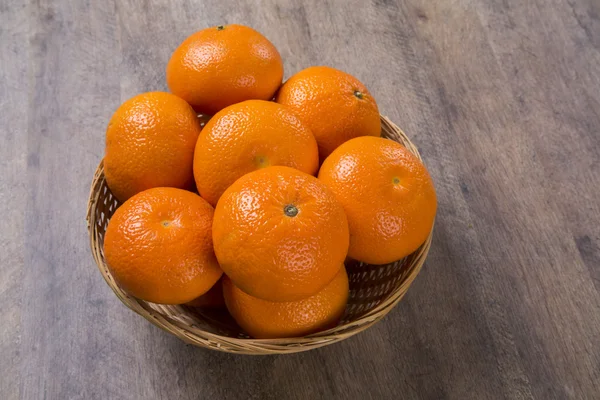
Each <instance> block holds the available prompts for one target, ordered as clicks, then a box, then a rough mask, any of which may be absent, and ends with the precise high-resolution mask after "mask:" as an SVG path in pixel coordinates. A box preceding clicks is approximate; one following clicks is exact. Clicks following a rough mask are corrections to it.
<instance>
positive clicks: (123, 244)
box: [104, 188, 222, 304]
mask: <svg viewBox="0 0 600 400" xmlns="http://www.w3.org/2000/svg"><path fill="white" fill-rule="evenodd" d="M213 214H214V211H213V208H212V207H211V205H210V204H208V203H207V202H206V201H205V200H204V199H202V198H201V197H200V196H198V195H196V194H194V193H191V192H188V191H185V190H181V189H174V188H153V189H148V190H145V191H143V192H140V193H138V194H136V195H135V196H133V197H131V198H130V199H129V200H127V201H126V202H125V203H123V205H121V207H119V208H118V209H117V211H115V213H114V215H113V216H112V218H111V219H110V222H109V223H108V227H107V229H106V234H105V239H104V256H105V258H106V262H107V264H108V267H109V269H110V271H111V273H112V275H113V277H114V278H115V280H116V281H117V283H118V284H119V285H120V286H121V287H122V288H123V289H124V290H126V291H127V292H129V293H131V294H132V295H133V296H135V297H137V298H140V299H142V300H146V301H151V302H154V303H161V304H183V303H186V302H188V301H190V300H193V299H195V298H196V297H198V296H200V295H202V294H204V293H206V292H207V291H208V290H209V289H210V288H211V287H212V286H213V285H214V284H215V283H216V282H217V281H218V280H219V278H220V277H221V275H222V271H221V269H220V268H219V264H218V263H217V259H216V258H215V254H214V252H213V247H212V236H211V225H212V218H213Z"/></svg>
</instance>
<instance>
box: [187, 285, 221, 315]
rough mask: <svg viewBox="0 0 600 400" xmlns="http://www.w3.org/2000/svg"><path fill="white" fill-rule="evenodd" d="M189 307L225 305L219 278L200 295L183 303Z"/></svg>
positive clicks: (219, 306)
mask: <svg viewBox="0 0 600 400" xmlns="http://www.w3.org/2000/svg"><path fill="white" fill-rule="evenodd" d="M185 305H186V306H190V307H201V308H221V307H225V299H223V285H222V284H221V281H220V280H219V281H218V282H217V283H215V284H214V286H213V287H212V288H210V290H209V291H208V292H206V293H204V294H203V295H202V296H200V297H196V298H195V299H194V300H192V301H188V302H187V303H185Z"/></svg>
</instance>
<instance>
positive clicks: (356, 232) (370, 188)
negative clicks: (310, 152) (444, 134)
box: [319, 136, 437, 264]
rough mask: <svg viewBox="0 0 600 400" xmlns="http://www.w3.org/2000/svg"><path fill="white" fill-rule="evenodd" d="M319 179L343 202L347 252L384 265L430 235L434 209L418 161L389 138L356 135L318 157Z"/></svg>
mask: <svg viewBox="0 0 600 400" xmlns="http://www.w3.org/2000/svg"><path fill="white" fill-rule="evenodd" d="M319 180H320V181H321V182H323V183H324V184H325V185H327V187H329V188H330V189H331V190H332V191H333V193H334V194H335V196H336V198H337V199H338V201H339V202H340V203H341V204H342V205H343V207H344V210H345V212H346V215H347V217H348V225H349V227H350V248H349V250H348V255H349V256H350V257H351V258H354V259H355V260H359V261H363V262H366V263H369V264H387V263H391V262H393V261H396V260H399V259H401V258H403V257H406V256H407V255H409V254H410V253H412V252H413V251H415V250H416V249H417V248H418V247H419V246H420V245H421V244H423V242H425V240H426V239H427V237H428V236H429V233H430V232H431V229H432V227H433V221H434V218H435V213H436V209H437V199H436V195H435V189H434V187H433V182H432V180H431V177H430V176H429V173H428V172H427V169H426V168H425V166H424V165H423V163H422V162H421V161H420V160H419V159H418V158H417V157H416V156H414V155H413V154H412V153H411V152H409V151H408V150H407V149H406V148H405V147H404V146H402V145H401V144H399V143H396V142H394V141H391V140H388V139H383V138H374V137H369V136H365V137H359V138H355V139H352V140H349V141H348V142H346V143H344V144H342V145H341V146H340V147H338V148H337V149H336V150H335V151H334V152H333V153H331V155H330V156H329V157H328V158H327V159H326V160H325V162H323V165H322V166H321V169H320V171H319Z"/></svg>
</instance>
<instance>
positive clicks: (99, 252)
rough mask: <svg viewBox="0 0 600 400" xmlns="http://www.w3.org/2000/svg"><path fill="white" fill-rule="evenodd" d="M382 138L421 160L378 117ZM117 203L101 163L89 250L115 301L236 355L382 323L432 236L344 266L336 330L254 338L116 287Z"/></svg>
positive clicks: (211, 313)
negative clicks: (398, 255) (110, 237)
mask: <svg viewBox="0 0 600 400" xmlns="http://www.w3.org/2000/svg"><path fill="white" fill-rule="evenodd" d="M381 128H382V132H381V134H382V137H385V138H388V139H391V140H394V141H396V142H398V143H401V144H402V145H404V146H405V147H406V148H407V149H408V150H409V151H410V152H411V153H413V154H415V155H416V156H417V157H418V158H419V159H420V158H421V157H420V155H419V152H418V151H417V149H416V147H415V146H414V145H413V144H412V143H411V142H410V140H409V139H408V137H406V135H405V134H404V133H403V132H402V130H401V129H400V128H398V127H397V126H396V125H394V124H393V123H392V122H391V121H390V120H389V119H388V118H386V117H383V116H382V117H381ZM118 207H119V202H118V201H117V200H116V198H115V197H114V196H113V194H112V193H111V191H110V189H109V188H108V186H107V185H106V180H105V178H104V167H103V164H102V163H100V165H99V166H98V168H97V170H96V173H95V175H94V180H93V182H92V188H91V192H90V198H89V201H88V209H87V224H88V231H89V235H90V245H91V249H92V254H93V256H94V259H95V261H96V264H97V266H98V268H99V270H100V272H101V273H102V276H103V277H104V279H105V280H106V282H107V283H108V285H109V286H110V288H111V289H112V290H113V291H114V292H115V294H116V295H117V297H118V298H119V299H120V300H121V301H122V302H123V303H124V304H125V305H126V306H127V307H129V308H130V309H132V310H133V311H135V312H136V313H138V314H140V315H141V316H143V317H144V318H146V319H147V320H149V321H150V322H152V323H153V324H155V325H156V326H158V327H160V328H162V329H164V330H166V331H167V332H169V333H171V334H173V335H175V336H177V337H179V338H180V339H182V340H183V341H185V342H186V343H189V344H193V345H195V346H199V347H206V348H210V349H214V350H221V351H225V352H230V353H239V354H284V353H295V352H299V351H306V350H311V349H315V348H318V347H321V346H325V345H328V344H331V343H335V342H338V341H340V340H343V339H346V338H348V337H350V336H352V335H355V334H357V333H359V332H361V331H363V330H365V329H367V328H369V327H370V326H371V325H373V324H374V323H376V322H377V321H379V320H381V319H382V318H383V317H384V316H385V315H386V314H387V313H388V312H390V311H391V309H392V308H393V307H394V306H395V305H396V304H397V303H398V302H399V301H400V300H401V299H402V297H403V296H404V294H405V293H406V291H407V290H408V288H409V286H410V285H411V283H412V282H413V280H414V279H415V277H416V276H417V274H418V273H419V271H420V270H421V267H422V266H423V263H424V262H425V258H426V257H427V253H428V252H429V246H430V244H431V237H432V234H431V233H430V235H429V237H428V238H427V240H426V241H425V243H424V244H423V245H422V246H421V247H420V248H419V249H418V250H417V251H415V252H414V253H413V254H411V255H409V256H408V257H405V258H403V259H402V260H399V261H396V262H394V263H391V264H386V265H368V264H363V263H358V262H355V263H347V265H346V268H347V271H348V278H349V281H350V297H349V300H348V306H347V308H346V312H345V314H344V316H343V318H342V321H341V322H340V323H339V324H338V326H336V327H335V328H332V329H329V330H326V331H322V332H318V333H315V334H312V335H309V336H305V337H302V338H287V339H252V338H250V337H248V336H247V335H246V334H245V333H244V332H243V331H242V330H241V329H240V328H239V327H238V326H237V325H236V324H235V322H234V321H233V319H232V318H231V317H230V316H229V315H228V314H227V313H226V312H225V311H218V310H202V309H199V308H193V307H187V306H170V305H161V304H154V303H149V302H146V301H143V300H139V299H136V298H135V297H132V296H130V295H129V294H127V293H126V292H125V291H123V290H122V289H121V288H120V287H119V286H118V285H117V283H116V282H115V280H114V278H113V277H112V275H111V273H110V271H109V270H108V267H107V265H106V260H105V259H104V251H103V245H104V233H105V232H106V227H107V226H108V221H109V220H110V218H111V216H112V215H113V213H114V212H115V210H116V209H117V208H118Z"/></svg>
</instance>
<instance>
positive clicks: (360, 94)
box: [354, 90, 365, 100]
mask: <svg viewBox="0 0 600 400" xmlns="http://www.w3.org/2000/svg"><path fill="white" fill-rule="evenodd" d="M354 95H355V96H356V97H358V98H359V99H361V100H362V99H363V98H364V97H365V95H364V94H363V92H361V91H360V90H355V91H354Z"/></svg>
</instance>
